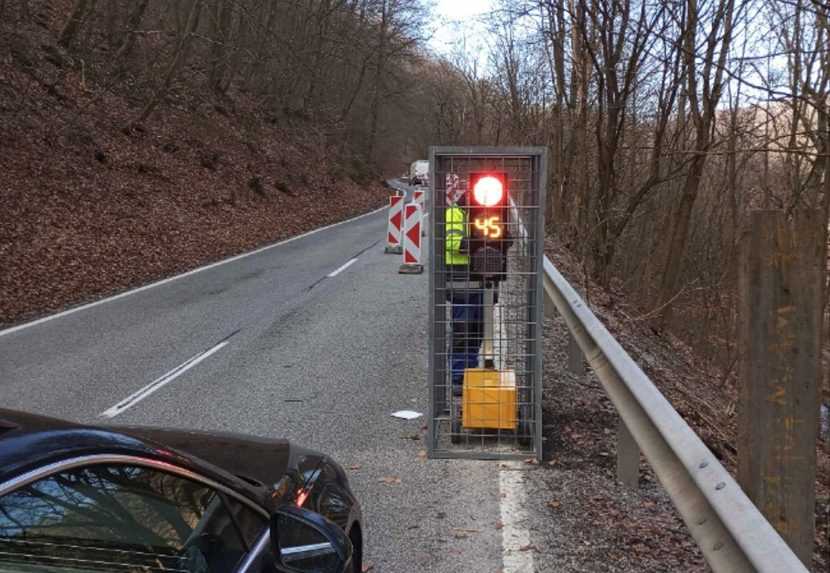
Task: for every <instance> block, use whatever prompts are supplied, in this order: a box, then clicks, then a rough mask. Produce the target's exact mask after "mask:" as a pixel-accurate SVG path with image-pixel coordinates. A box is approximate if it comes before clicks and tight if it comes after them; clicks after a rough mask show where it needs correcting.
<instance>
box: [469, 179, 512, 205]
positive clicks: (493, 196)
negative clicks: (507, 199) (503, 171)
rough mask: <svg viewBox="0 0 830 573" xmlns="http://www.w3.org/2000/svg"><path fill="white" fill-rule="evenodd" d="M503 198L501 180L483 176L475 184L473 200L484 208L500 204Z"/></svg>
mask: <svg viewBox="0 0 830 573" xmlns="http://www.w3.org/2000/svg"><path fill="white" fill-rule="evenodd" d="M502 197H504V184H502V182H501V179H499V178H497V177H494V176H492V175H485V176H484V177H482V178H480V179H479V180H478V181H476V182H475V185H474V187H473V198H474V199H475V202H476V203H478V204H479V205H482V206H484V207H493V206H495V205H498V204H499V203H501V200H502Z"/></svg>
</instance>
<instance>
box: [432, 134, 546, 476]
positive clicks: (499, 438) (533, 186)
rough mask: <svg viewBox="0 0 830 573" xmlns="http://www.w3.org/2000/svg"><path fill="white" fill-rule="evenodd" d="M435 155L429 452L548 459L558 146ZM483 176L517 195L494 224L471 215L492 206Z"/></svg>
mask: <svg viewBox="0 0 830 573" xmlns="http://www.w3.org/2000/svg"><path fill="white" fill-rule="evenodd" d="M429 157H430V177H431V181H430V183H431V185H430V187H431V193H429V207H428V210H429V213H430V217H429V225H430V230H431V232H429V233H428V241H429V245H428V252H429V271H430V272H429V289H430V294H429V334H430V336H429V389H430V411H429V423H428V440H427V441H428V443H427V452H428V455H429V457H431V458H472V459H526V458H528V457H530V456H536V457H537V458H539V459H541V457H542V344H543V336H542V326H543V266H542V260H543V254H544V212H545V205H544V203H545V189H546V182H545V175H546V173H547V150H546V149H545V148H542V147H515V148H498V147H432V148H430V155H429ZM482 174H493V175H494V177H495V178H498V179H499V180H503V181H504V183H505V184H506V191H507V199H506V200H505V202H504V204H503V205H499V206H497V207H493V208H492V209H493V210H491V211H488V212H487V214H493V213H494V214H495V216H494V217H491V218H490V219H492V221H490V220H485V221H482V219H481V218H474V220H473V221H471V220H470V219H471V217H478V215H477V213H479V212H481V211H482V209H483V208H482V207H481V206H480V205H479V204H476V203H475V198H472V199H471V195H472V193H473V190H472V189H471V188H470V187H471V185H470V181H471V179H472V180H473V181H476V182H477V181H478V180H479V178H480V177H481V175H482ZM476 209H477V210H478V211H476ZM448 210H449V211H450V212H449V214H448ZM448 215H449V222H448V218H447V217H448ZM459 221H460V222H459ZM462 225H463V227H462ZM461 228H463V229H464V231H463V232H462V231H460V230H459V229H461ZM476 229H478V231H476ZM490 231H492V233H490ZM482 232H483V233H484V237H485V238H481V236H482ZM457 235H461V236H462V239H463V237H466V239H465V240H466V241H468V242H467V243H466V247H465V246H463V244H462V246H461V247H458V242H457V241H459V240H461V239H459V238H458V237H457ZM475 237H478V238H475ZM448 241H449V248H450V251H449V252H450V255H449V257H450V258H451V259H452V260H450V261H448V260H447V258H448V256H447V255H446V253H447V252H448V251H447V249H448ZM453 241H456V242H453ZM471 245H473V246H471ZM458 248H460V249H462V251H461V252H464V253H466V259H464V255H457V254H455V251H453V250H452V249H458ZM464 249H467V250H464ZM459 257H461V258H462V259H464V260H466V263H461V264H459V262H458V260H460V259H459ZM448 263H449V264H448Z"/></svg>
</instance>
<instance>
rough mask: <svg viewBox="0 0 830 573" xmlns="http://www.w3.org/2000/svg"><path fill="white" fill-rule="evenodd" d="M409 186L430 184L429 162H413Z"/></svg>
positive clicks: (420, 160)
mask: <svg viewBox="0 0 830 573" xmlns="http://www.w3.org/2000/svg"><path fill="white" fill-rule="evenodd" d="M409 184H410V185H428V184H429V161H426V160H424V159H419V160H418V161H413V162H412V165H410V166H409Z"/></svg>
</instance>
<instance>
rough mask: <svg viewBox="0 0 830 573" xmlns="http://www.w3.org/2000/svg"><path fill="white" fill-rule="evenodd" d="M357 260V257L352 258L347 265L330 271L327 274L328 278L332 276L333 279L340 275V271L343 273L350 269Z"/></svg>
mask: <svg viewBox="0 0 830 573" xmlns="http://www.w3.org/2000/svg"><path fill="white" fill-rule="evenodd" d="M356 262H357V257H355V258H353V259H352V260H350V261H349V262H347V263H346V264H345V265H343V266H342V267H340V268H338V269H337V270H334V271H332V272H330V273H329V274H327V275H326V276H327V277H328V278H330V279H331V278H334V277H336V276H337V275H339V274H340V273H342V272H343V271H345V270H346V269H348V268H349V267H350V266H352V265H353V264H355V263H356Z"/></svg>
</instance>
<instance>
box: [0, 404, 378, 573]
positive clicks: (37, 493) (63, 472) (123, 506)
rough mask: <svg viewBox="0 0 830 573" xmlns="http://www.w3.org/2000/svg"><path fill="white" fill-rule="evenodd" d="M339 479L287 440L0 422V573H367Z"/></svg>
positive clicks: (354, 515)
mask: <svg viewBox="0 0 830 573" xmlns="http://www.w3.org/2000/svg"><path fill="white" fill-rule="evenodd" d="M362 527H363V525H362V514H361V509H360V504H359V503H358V501H357V499H356V498H355V496H354V494H353V493H352V492H351V490H350V488H349V483H348V480H347V478H346V474H345V473H344V471H343V469H342V468H341V467H340V466H339V465H338V464H337V463H335V462H334V461H332V460H331V459H329V458H328V457H326V456H325V455H323V454H320V453H317V452H314V451H312V450H308V449H303V448H300V447H297V446H294V445H292V444H291V443H289V442H288V441H286V440H274V439H265V438H259V437H251V436H244V435H239V434H227V433H213V432H211V433H207V432H194V431H185V430H170V429H157V428H146V427H126V426H125V427H111V426H85V425H79V424H73V423H70V422H66V421H62V420H57V419H52V418H46V417H41V416H35V415H31V414H26V413H22V412H17V411H12V410H4V409H0V572H1V573H10V572H12V571H14V572H16V573H17V572H23V573H26V572H34V571H37V572H48V573H53V572H54V573H57V572H70V571H71V572H72V573H81V572H84V573H86V572H92V571H95V572H99V571H129V572H132V571H142V572H145V571H185V572H192V573H224V572H257V573H259V572H265V571H269V572H273V571H290V572H311V571H314V572H323V573H351V572H354V571H361V568H362V564H361V561H362V555H363V536H362V533H361V532H362Z"/></svg>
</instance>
